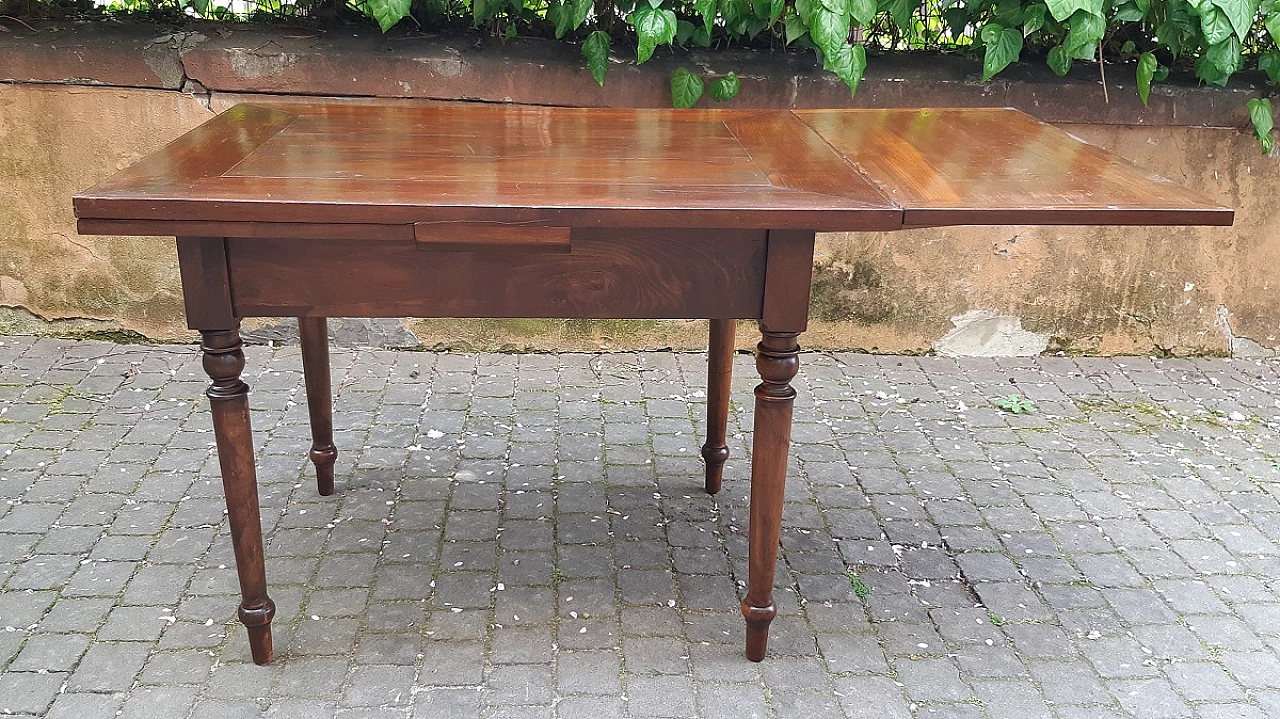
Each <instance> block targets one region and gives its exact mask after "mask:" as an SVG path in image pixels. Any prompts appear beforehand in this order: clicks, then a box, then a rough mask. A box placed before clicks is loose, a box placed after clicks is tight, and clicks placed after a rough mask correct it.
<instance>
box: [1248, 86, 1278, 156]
mask: <svg viewBox="0 0 1280 719" xmlns="http://www.w3.org/2000/svg"><path fill="white" fill-rule="evenodd" d="M1245 105H1246V106H1247V107H1248V108H1249V119H1250V120H1252V121H1253V134H1254V135H1255V136H1257V138H1258V141H1259V142H1261V143H1262V152H1263V153H1264V154H1267V155H1270V154H1271V147H1272V140H1271V130H1272V129H1273V128H1274V127H1275V122H1274V120H1272V118H1271V100H1269V99H1267V98H1265V97H1255V98H1253V99H1252V100H1250V101H1248V102H1246V103H1245Z"/></svg>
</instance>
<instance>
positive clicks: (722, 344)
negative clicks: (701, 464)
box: [702, 320, 734, 494]
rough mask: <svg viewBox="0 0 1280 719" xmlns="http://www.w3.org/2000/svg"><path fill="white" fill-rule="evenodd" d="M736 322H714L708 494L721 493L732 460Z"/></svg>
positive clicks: (706, 456) (710, 358)
mask: <svg viewBox="0 0 1280 719" xmlns="http://www.w3.org/2000/svg"><path fill="white" fill-rule="evenodd" d="M733 323H734V321H733V320H711V340H710V342H709V346H708V352H707V442H706V444H704V445H702V459H703V461H705V462H706V465H707V478H706V490H707V494H715V493H716V492H719V491H720V486H721V482H722V479H723V477H724V463H725V460H727V459H729V445H728V442H727V435H728V429H729V387H730V384H731V383H732V381H733Z"/></svg>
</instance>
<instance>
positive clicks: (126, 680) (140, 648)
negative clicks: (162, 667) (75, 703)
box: [68, 642, 151, 692]
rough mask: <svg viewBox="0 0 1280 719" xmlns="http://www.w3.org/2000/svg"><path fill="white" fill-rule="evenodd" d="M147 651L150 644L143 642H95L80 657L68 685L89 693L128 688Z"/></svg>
mask: <svg viewBox="0 0 1280 719" xmlns="http://www.w3.org/2000/svg"><path fill="white" fill-rule="evenodd" d="M150 653H151V645H150V644H149V643H145V642H98V643H95V644H93V645H92V646H90V647H89V651H88V652H86V653H85V655H84V657H83V658H82V659H81V660H80V665H79V667H78V668H77V669H76V671H75V673H74V674H72V675H71V679H70V681H69V685H68V688H69V689H70V690H72V691H90V692H108V691H123V690H126V689H129V688H130V687H132V686H133V683H134V679H135V677H136V676H137V674H138V673H139V672H140V671H141V670H142V665H143V663H144V662H145V661H146V659H147V656H148V655H149V654H150Z"/></svg>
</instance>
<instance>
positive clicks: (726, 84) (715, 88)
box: [711, 73, 742, 102]
mask: <svg viewBox="0 0 1280 719" xmlns="http://www.w3.org/2000/svg"><path fill="white" fill-rule="evenodd" d="M741 90H742V82H741V81H739V80H738V76H737V75H735V74H733V73H729V74H727V75H725V76H724V77H722V78H720V79H719V80H716V81H715V82H713V83H711V98H712V99H713V100H715V101H716V102H724V101H725V100H732V99H733V98H735V97H737V96H738V92H740V91H741Z"/></svg>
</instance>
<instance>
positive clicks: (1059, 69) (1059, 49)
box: [1048, 45, 1071, 77]
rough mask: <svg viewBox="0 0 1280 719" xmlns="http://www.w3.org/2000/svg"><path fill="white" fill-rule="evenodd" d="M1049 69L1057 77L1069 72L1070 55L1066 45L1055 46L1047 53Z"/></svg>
mask: <svg viewBox="0 0 1280 719" xmlns="http://www.w3.org/2000/svg"><path fill="white" fill-rule="evenodd" d="M1048 63H1049V69H1050V70H1053V72H1054V74H1056V75H1057V76H1058V77H1064V76H1066V74H1067V73H1068V72H1070V70H1071V53H1069V52H1067V46H1066V45H1056V46H1054V48H1053V49H1052V50H1050V51H1049V58H1048Z"/></svg>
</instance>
